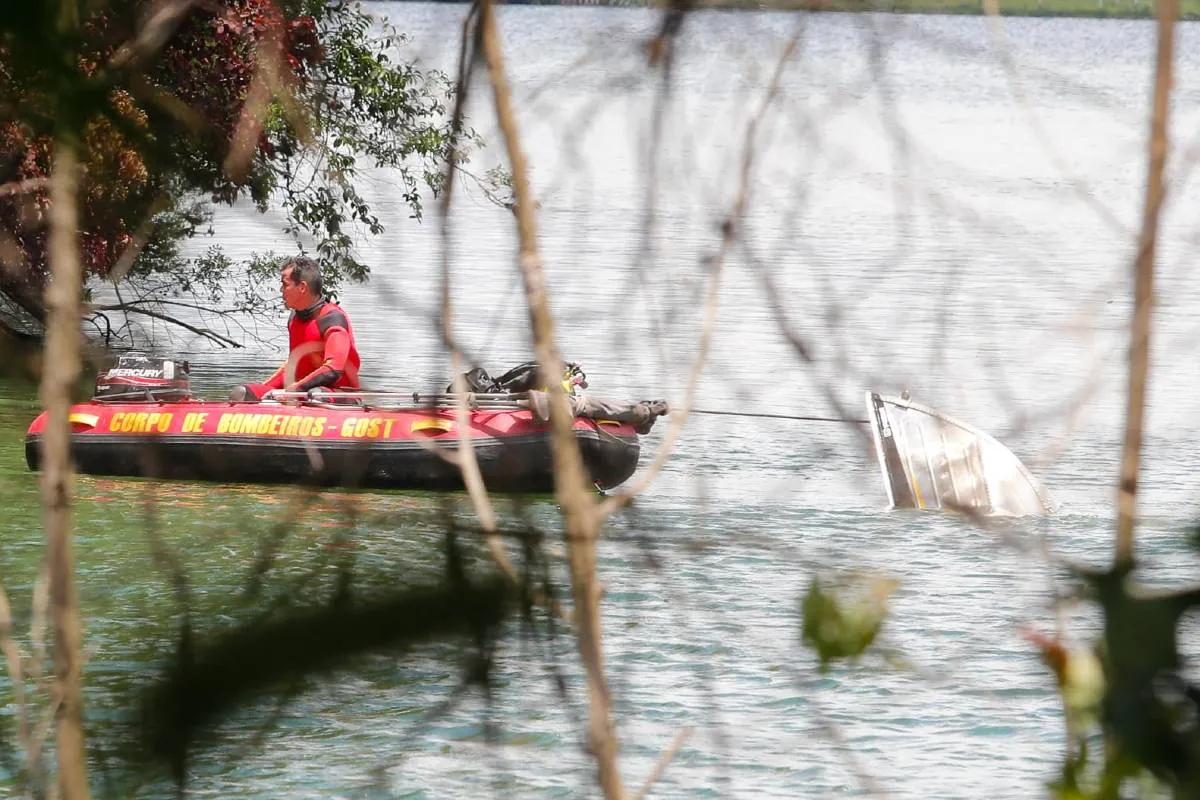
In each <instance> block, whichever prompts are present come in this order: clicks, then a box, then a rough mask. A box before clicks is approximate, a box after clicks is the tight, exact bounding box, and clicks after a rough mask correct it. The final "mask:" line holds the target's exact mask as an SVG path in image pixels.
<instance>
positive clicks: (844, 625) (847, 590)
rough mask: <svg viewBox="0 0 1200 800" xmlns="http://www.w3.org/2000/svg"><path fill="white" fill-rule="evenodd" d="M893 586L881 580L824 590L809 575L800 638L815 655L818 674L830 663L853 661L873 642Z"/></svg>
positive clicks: (883, 617)
mask: <svg viewBox="0 0 1200 800" xmlns="http://www.w3.org/2000/svg"><path fill="white" fill-rule="evenodd" d="M894 587H895V583H894V582H892V581H887V580H882V579H877V580H875V581H872V582H871V583H870V585H865V586H864V585H862V584H855V585H845V586H840V587H839V586H831V587H826V586H825V585H823V583H822V581H821V579H820V578H818V577H816V576H813V578H812V580H811V581H810V582H809V585H808V592H807V593H806V594H805V595H804V600H803V601H802V602H801V607H800V613H801V617H802V630H801V637H802V639H803V641H804V643H805V644H806V645H808V646H809V647H810V648H812V649H813V650H814V651H815V652H816V654H817V659H818V662H819V669H820V670H821V672H828V671H829V667H830V665H831V664H832V663H833V662H834V661H839V660H847V661H851V662H854V661H857V660H858V659H859V658H860V657H862V655H863V654H864V653H865V652H866V651H867V648H869V647H870V646H871V645H872V644H873V643H874V642H875V638H876V637H877V636H878V635H879V631H880V629H881V628H882V627H883V622H884V619H886V617H887V611H888V604H887V601H888V597H889V595H890V594H891V592H892V590H893V589H894ZM839 589H840V590H841V591H839Z"/></svg>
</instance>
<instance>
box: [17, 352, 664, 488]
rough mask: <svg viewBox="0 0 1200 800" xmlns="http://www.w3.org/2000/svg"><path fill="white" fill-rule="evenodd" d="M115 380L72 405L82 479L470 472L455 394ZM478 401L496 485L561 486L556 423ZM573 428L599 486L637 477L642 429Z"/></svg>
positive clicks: (381, 483) (36, 453)
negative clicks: (225, 389)
mask: <svg viewBox="0 0 1200 800" xmlns="http://www.w3.org/2000/svg"><path fill="white" fill-rule="evenodd" d="M155 363H159V364H161V363H164V362H160V361H158V360H155ZM165 363H168V364H169V363H171V362H165ZM183 368H184V369H185V370H186V365H184V367H183ZM114 371H115V370H114ZM125 371H126V372H129V371H135V372H138V371H140V372H146V371H147V370H125ZM112 372H113V371H110V373H109V375H111V373H112ZM114 377H115V378H117V379H122V380H124V381H125V382H124V383H122V384H120V385H117V386H116V389H117V390H116V391H113V384H112V383H110V382H106V383H104V384H103V385H101V384H100V383H99V382H98V385H97V393H96V394H97V396H96V397H95V398H94V399H93V400H92V401H91V402H88V403H82V404H79V405H75V406H73V407H72V408H71V411H70V418H69V419H70V424H71V429H72V436H71V445H72V453H73V455H74V459H75V465H76V469H77V470H78V471H79V472H82V473H85V474H91V475H128V476H146V477H159V478H171V479H200V480H212V481H221V482H231V483H311V484H318V485H332V486H347V487H358V486H361V487H374V488H404V489H453V488H459V487H461V486H462V477H461V473H460V471H459V468H458V467H457V466H456V465H455V464H454V463H453V461H452V460H451V459H448V458H447V457H446V456H447V455H448V454H453V453H454V452H455V451H457V449H458V446H459V438H460V430H459V426H458V423H457V422H456V420H455V410H454V408H453V407H452V405H450V402H451V400H452V398H451V397H450V396H448V395H440V396H435V397H433V398H429V402H428V404H426V402H425V401H424V400H423V399H421V398H417V397H411V398H407V402H406V405H407V406H408V407H397V405H396V404H397V402H398V399H399V398H400V396H399V395H395V394H392V395H390V396H389V397H390V398H391V399H390V400H389V401H387V402H383V401H381V400H380V398H381V397H384V393H374V394H372V393H363V394H362V395H360V396H349V397H346V396H343V395H336V396H325V397H318V398H289V399H285V400H283V401H269V402H262V403H229V402H210V401H203V400H195V399H192V398H191V397H190V395H188V393H187V389H186V383H185V382H183V381H181V380H180V379H178V378H174V380H173V382H171V380H170V379H164V378H163V377H162V376H159V377H157V378H156V377H155V376H153V375H151V376H147V375H145V374H141V375H126V376H120V375H118V376H114ZM155 381H158V383H157V384H155V386H153V387H148V386H147V382H151V383H153V382H155ZM168 383H169V384H170V385H168ZM468 397H469V399H470V401H471V404H472V408H471V410H470V411H469V412H468V415H467V417H468V418H467V424H466V426H465V428H464V429H463V431H462V432H465V434H466V436H467V438H469V439H470V441H471V443H472V445H473V449H474V451H475V456H476V459H477V460H478V462H479V467H480V470H481V472H482V474H483V479H484V483H485V484H486V485H487V486H488V488H489V489H494V490H498V491H515V492H545V491H551V490H552V489H553V470H552V458H551V452H550V432H549V428H548V426H547V425H546V424H544V423H542V422H540V421H538V420H536V419H534V417H533V415H532V413H531V412H530V411H529V410H527V409H524V408H520V407H519V404H518V402H517V400H516V399H514V398H513V397H496V396H488V395H483V396H476V395H469V396H468ZM176 398H178V399H176ZM332 400H336V401H337V402H332ZM419 400H420V401H421V402H418V401H419ZM373 401H375V404H373ZM348 402H349V403H352V404H347V403H348ZM45 425H46V414H45V413H42V414H41V415H39V416H38V417H37V419H35V420H34V421H33V423H32V424H31V425H30V426H29V431H28V434H27V436H26V439H25V458H26V461H27V462H28V464H29V467H30V469H34V470H36V469H37V468H38V464H39V461H40V457H41V439H42V431H43V429H44V427H45ZM574 427H575V435H576V438H577V440H578V442H579V445H580V449H581V451H582V454H583V461H584V464H585V466H586V467H587V469H588V471H589V474H590V477H591V479H592V480H593V481H594V482H595V484H596V485H597V486H598V487H600V488H602V489H609V488H612V487H614V486H617V485H618V484H620V483H622V482H623V481H625V480H626V479H628V478H629V477H630V476H631V475H632V474H633V472H634V470H635V469H636V468H637V463H638V456H639V453H640V446H639V443H638V434H637V432H636V431H635V430H634V428H633V427H632V426H631V425H629V424H626V423H619V422H612V421H607V420H594V419H583V418H576V419H575V421H574Z"/></svg>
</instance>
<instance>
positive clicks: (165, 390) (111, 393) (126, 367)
mask: <svg viewBox="0 0 1200 800" xmlns="http://www.w3.org/2000/svg"><path fill="white" fill-rule="evenodd" d="M189 372H190V367H189V365H188V362H186V361H173V360H171V359H169V358H154V357H152V356H147V355H144V354H142V353H126V354H124V355H122V356H120V357H118V358H117V363H116V364H114V365H113V366H112V367H110V368H109V369H107V370H105V371H103V372H101V373H99V374H98V375H97V376H96V392H95V395H94V399H96V400H103V401H113V402H117V401H119V402H122V403H164V402H171V401H179V400H187V399H189V398H190V397H191V396H192V392H191V390H190V389H189V388H188V374H189Z"/></svg>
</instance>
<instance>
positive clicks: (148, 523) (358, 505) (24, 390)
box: [0, 384, 482, 796]
mask: <svg viewBox="0 0 1200 800" xmlns="http://www.w3.org/2000/svg"><path fill="white" fill-rule="evenodd" d="M0 410H2V412H3V413H2V414H0V506H2V507H3V508H4V509H5V514H4V519H3V524H2V530H3V540H2V542H0V575H2V576H3V583H4V586H5V588H6V590H7V591H8V593H9V596H10V600H11V603H12V605H13V607H14V616H15V618H16V627H17V638H18V641H19V643H20V645H21V646H22V647H23V648H25V650H26V652H29V649H30V647H31V645H32V642H31V639H30V635H29V626H30V622H31V614H30V609H31V603H32V594H33V585H34V581H35V579H36V576H37V573H38V568H39V563H40V559H41V557H42V553H43V550H44V548H43V533H42V530H41V520H40V515H39V498H38V481H37V476H36V475H35V474H33V473H31V472H30V471H29V470H28V469H27V467H26V465H25V459H24V451H23V438H24V431H25V429H26V427H27V426H28V424H29V422H30V421H31V420H32V419H33V417H34V416H35V414H36V413H37V412H36V402H35V397H34V394H33V391H32V389H31V388H30V387H27V386H24V385H16V386H14V385H11V384H10V385H4V384H0ZM74 485H75V493H74V497H75V505H74V508H75V520H74V521H75V531H76V533H75V538H74V543H75V559H76V568H77V582H78V588H79V600H80V609H81V614H82V617H83V620H84V638H85V643H86V644H85V648H86V659H87V666H86V670H85V710H86V716H87V719H88V724H87V728H88V734H89V738H90V746H91V756H92V764H91V767H92V769H93V772H94V783H96V784H97V785H98V786H107V785H109V783H110V782H111V784H112V785H111V786H110V787H109V788H110V789H115V790H117V791H118V793H121V792H126V791H136V793H137V794H139V795H146V796H158V795H159V794H160V793H162V792H167V791H169V790H168V788H167V784H165V783H164V782H163V781H164V777H163V766H162V765H161V764H157V765H150V766H147V765H146V764H144V763H143V762H142V761H141V760H140V759H137V758H130V757H129V755H130V751H131V748H132V749H133V750H135V751H136V750H137V748H139V747H140V746H141V745H140V742H141V740H140V738H139V735H140V729H139V728H138V727H137V724H135V723H136V719H137V717H136V714H137V712H138V710H139V709H140V708H141V702H142V699H143V697H144V695H145V693H146V691H147V690H148V688H149V687H150V686H151V685H152V684H153V682H154V681H155V680H156V679H157V677H158V676H159V674H160V672H161V670H162V668H163V667H164V666H165V665H167V664H168V663H170V662H171V661H172V660H173V658H174V655H175V652H176V648H177V645H178V640H179V632H180V623H181V620H182V619H183V612H184V610H185V609H186V610H187V612H188V617H189V620H190V622H191V625H192V629H193V631H194V633H195V634H196V639H197V640H198V641H201V642H204V641H209V640H211V639H212V638H213V637H216V636H218V635H219V634H221V633H222V632H226V631H228V630H230V629H231V628H233V627H235V626H237V625H240V624H247V623H249V622H251V621H253V620H263V619H268V618H272V617H273V616H275V617H277V616H279V615H285V614H288V613H292V612H294V611H296V610H297V609H314V608H319V607H321V606H323V605H326V604H328V603H329V602H330V600H331V598H332V597H333V596H334V595H335V594H336V593H337V592H339V591H340V590H342V589H346V590H347V591H348V592H349V593H350V594H351V595H353V596H356V597H369V596H372V595H374V594H379V593H380V592H383V591H388V590H395V589H396V588H397V587H403V586H408V585H412V586H430V585H436V584H439V583H441V582H442V579H443V573H444V571H445V563H446V561H445V557H444V549H443V546H444V542H445V538H444V531H445V529H446V525H447V522H446V521H447V519H458V520H459V521H462V520H464V519H465V515H466V513H467V511H468V509H467V508H466V505H465V502H464V498H463V497H462V496H460V495H455V494H447V495H430V494H420V493H399V492H393V493H386V492H384V493H370V494H356V493H351V492H316V493H314V492H311V491H308V490H305V489H302V488H299V487H287V486H283V487H251V486H235V485H221V484H199V483H171V484H158V483H155V482H151V481H146V480H137V479H107V478H97V477H91V476H82V475H81V476H76V478H75V484H74ZM466 539H467V541H466V542H465V543H464V544H463V548H462V550H463V553H464V555H465V556H466V558H467V562H466V568H467V569H468V571H478V570H479V569H480V568H481V565H480V564H479V563H478V556H479V555H480V554H481V553H482V548H480V547H477V546H475V543H474V541H473V540H472V539H471V537H470V536H467V537H466ZM268 562H269V563H268ZM312 646H313V647H321V646H322V643H321V642H320V641H313V642H312ZM461 646H462V645H461V643H459V642H457V640H454V639H451V640H450V641H449V642H447V643H442V644H438V643H433V644H429V645H425V646H422V647H419V648H417V649H416V650H415V651H414V652H415V657H416V658H417V659H418V660H425V661H428V662H431V663H433V664H441V666H440V667H439V668H438V669H440V670H441V671H442V672H443V673H444V676H448V675H449V672H448V670H452V669H453V664H454V662H455V660H456V659H457V658H458V655H459V651H460V650H461ZM356 661H360V660H356ZM443 662H445V663H443ZM419 672H420V670H418V673H419ZM354 674H356V675H357V676H358V677H357V679H358V680H362V679H363V678H364V676H372V675H374V678H373V679H374V680H377V681H378V682H379V683H380V685H386V686H389V687H394V686H397V685H403V684H404V683H406V682H408V681H412V680H415V678H414V677H413V676H412V675H411V674H406V673H405V672H404V671H403V670H402V671H400V672H397V671H395V670H394V669H392V668H389V667H386V666H383V663H382V662H381V663H376V664H375V665H374V666H372V664H371V663H370V661H369V659H368V662H367V663H366V664H363V663H359V665H358V667H357V668H356V671H355V673H354ZM312 677H314V678H315V677H316V676H312ZM307 681H308V678H305V679H304V683H307ZM334 683H335V684H337V683H338V682H337V681H335V682H334ZM274 688H275V689H280V688H281V687H274ZM287 688H288V689H289V691H290V692H292V693H293V694H294V693H295V692H303V685H302V686H291V687H287ZM9 689H10V687H9V685H8V684H7V682H5V681H0V692H3V693H4V694H3V695H0V707H3V704H6V703H8V702H9V701H10V699H11V697H9V696H8V694H9ZM317 694H318V696H319V695H320V692H317ZM335 694H336V691H335ZM274 697H275V695H274V693H271V694H270V696H269V697H268V698H267V699H265V700H261V701H252V702H250V703H249V704H247V705H246V706H245V707H243V708H239V709H238V710H236V712H235V715H234V721H233V722H232V723H231V727H232V730H231V731H227V732H226V734H225V735H224V738H221V737H218V738H219V739H220V740H221V742H222V745H221V747H219V748H216V749H215V750H213V749H208V750H205V749H204V748H203V747H201V748H200V749H199V754H198V756H197V757H196V758H195V759H194V760H193V762H192V765H191V774H192V776H193V777H192V780H193V785H197V783H198V785H199V786H200V787H201V789H203V788H204V787H205V785H206V784H205V780H206V777H207V778H210V779H213V780H216V781H218V783H217V785H222V782H223V781H225V780H232V781H234V784H233V785H237V786H238V787H239V792H240V791H246V790H247V789H248V786H249V785H250V784H247V783H246V782H245V781H244V780H237V779H236V778H234V777H233V776H232V774H231V773H230V772H229V771H230V770H232V771H233V772H236V770H237V764H236V763H235V762H236V761H237V758H238V756H237V754H238V752H239V749H238V748H239V747H247V746H250V743H251V740H254V739H256V738H257V739H258V740H259V741H260V742H261V739H262V738H263V737H266V738H267V739H268V740H269V739H270V737H271V736H280V735H286V736H288V737H289V738H292V739H297V738H298V739H299V740H300V741H304V740H307V739H309V737H315V738H313V740H312V741H313V743H314V746H319V743H320V742H322V741H323V740H324V739H325V737H326V735H327V734H326V732H323V731H322V730H320V726H317V728H316V729H312V728H309V729H308V730H306V731H305V732H301V733H299V734H297V733H296V732H295V731H290V730H288V729H289V728H290V727H294V726H295V723H296V719H295V718H293V717H291V716H290V714H289V713H287V712H284V711H281V710H280V709H281V708H282V709H286V708H289V707H290V705H289V703H288V702H286V701H283V700H280V701H279V702H280V703H282V705H277V703H276V701H275V700H274V699H273V698H274ZM39 699H44V698H39ZM425 704H426V703H425V702H424V701H414V703H413V704H412V708H410V709H409V710H410V711H412V712H414V713H415V711H416V710H417V709H418V708H420V707H422V706H424V705H425ZM339 705H340V706H342V707H345V702H344V701H340V702H339ZM13 713H14V709H13V708H12V707H11V706H10V707H9V708H8V710H7V711H6V712H4V714H3V716H8V717H9V721H10V722H11V721H12V719H13V717H12V714H13ZM3 716H0V719H2V718H3ZM264 720H267V721H268V722H267V723H265V724H264ZM272 720H273V721H272ZM281 730H282V733H281V732H280V731H281ZM293 744H295V742H293ZM3 774H4V773H3V772H0V775H3ZM8 777H9V778H10V779H11V777H12V776H11V775H9V776H8ZM264 778H265V780H266V786H270V785H271V778H270V776H269V774H268V775H266V776H263V775H260V776H259V778H258V780H263V779H264ZM147 780H149V783H143V782H144V781H147ZM251 783H253V782H251ZM138 787H140V788H138ZM265 791H266V795H265V796H270V790H269V789H266V790H265Z"/></svg>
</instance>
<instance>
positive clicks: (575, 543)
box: [478, 0, 625, 800]
mask: <svg viewBox="0 0 1200 800" xmlns="http://www.w3.org/2000/svg"><path fill="white" fill-rule="evenodd" d="M478 8H479V12H478V13H479V27H480V32H479V36H480V43H481V46H482V47H481V49H482V50H483V54H484V59H485V61H486V62H487V66H488V73H489V75H490V77H491V82H492V93H493V96H494V99H495V105H496V117H497V119H498V120H499V123H500V129H501V131H502V132H503V134H504V142H505V145H506V147H507V150H508V159H509V163H510V164H511V166H512V173H513V189H514V193H515V195H516V200H517V205H516V214H517V233H518V239H519V242H520V267H521V278H522V280H523V282H524V286H525V298H526V302H527V304H528V307H529V319H530V327H531V328H532V332H533V341H534V352H535V353H536V355H537V360H538V364H539V366H540V369H541V372H542V378H543V380H544V382H545V385H546V386H547V387H548V388H549V390H550V426H551V448H552V452H553V454H554V492H555V496H556V497H557V499H558V502H559V504H560V506H561V507H562V510H563V515H564V518H565V519H564V526H565V529H566V536H567V547H568V561H569V564H570V570H571V587H572V593H573V595H574V599H575V623H576V626H577V629H576V633H577V640H578V642H579V653H580V657H581V658H582V660H583V666H584V669H585V671H586V674H587V687H588V706H589V717H590V723H589V728H588V743H589V745H590V748H591V751H592V755H593V756H594V757H595V759H596V762H597V770H598V772H599V779H600V786H601V789H602V790H603V791H604V794H605V797H608V798H610V800H612V799H615V798H623V797H624V796H625V786H624V784H623V783H622V780H621V773H620V769H619V768H618V765H617V750H618V745H617V738H616V733H615V730H614V726H613V720H612V701H611V698H610V696H609V689H608V682H607V679H606V678H605V675H604V651H603V647H602V643H601V632H600V593H601V590H600V586H599V583H598V581H597V580H596V539H597V537H598V534H599V527H600V519H601V518H600V517H599V516H598V515H597V514H596V513H595V508H594V503H593V501H592V498H591V495H590V493H589V491H588V481H587V478H586V472H585V470H584V466H583V457H582V456H581V454H580V452H579V442H578V441H577V440H576V438H575V433H574V420H573V418H572V416H571V411H570V409H569V408H568V406H567V396H566V393H565V391H564V389H563V386H562V374H563V360H562V357H561V355H560V354H559V351H558V346H557V344H556V343H555V337H554V320H553V317H552V316H551V313H550V301H549V298H548V296H547V294H546V280H545V275H544V274H543V272H542V263H541V257H540V255H539V253H538V243H537V220H536V218H535V204H534V199H533V195H532V189H531V186H530V183H529V169H528V166H527V165H526V162H525V154H524V152H523V151H522V149H521V143H520V138H519V134H518V132H517V120H516V114H515V112H514V110H513V106H512V92H511V90H510V88H509V85H508V79H507V77H506V75H505V71H504V56H503V53H502V52H501V48H500V32H499V31H498V30H497V25H496V14H495V8H494V6H493V5H492V2H491V0H481V2H480V3H479V6H478Z"/></svg>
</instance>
